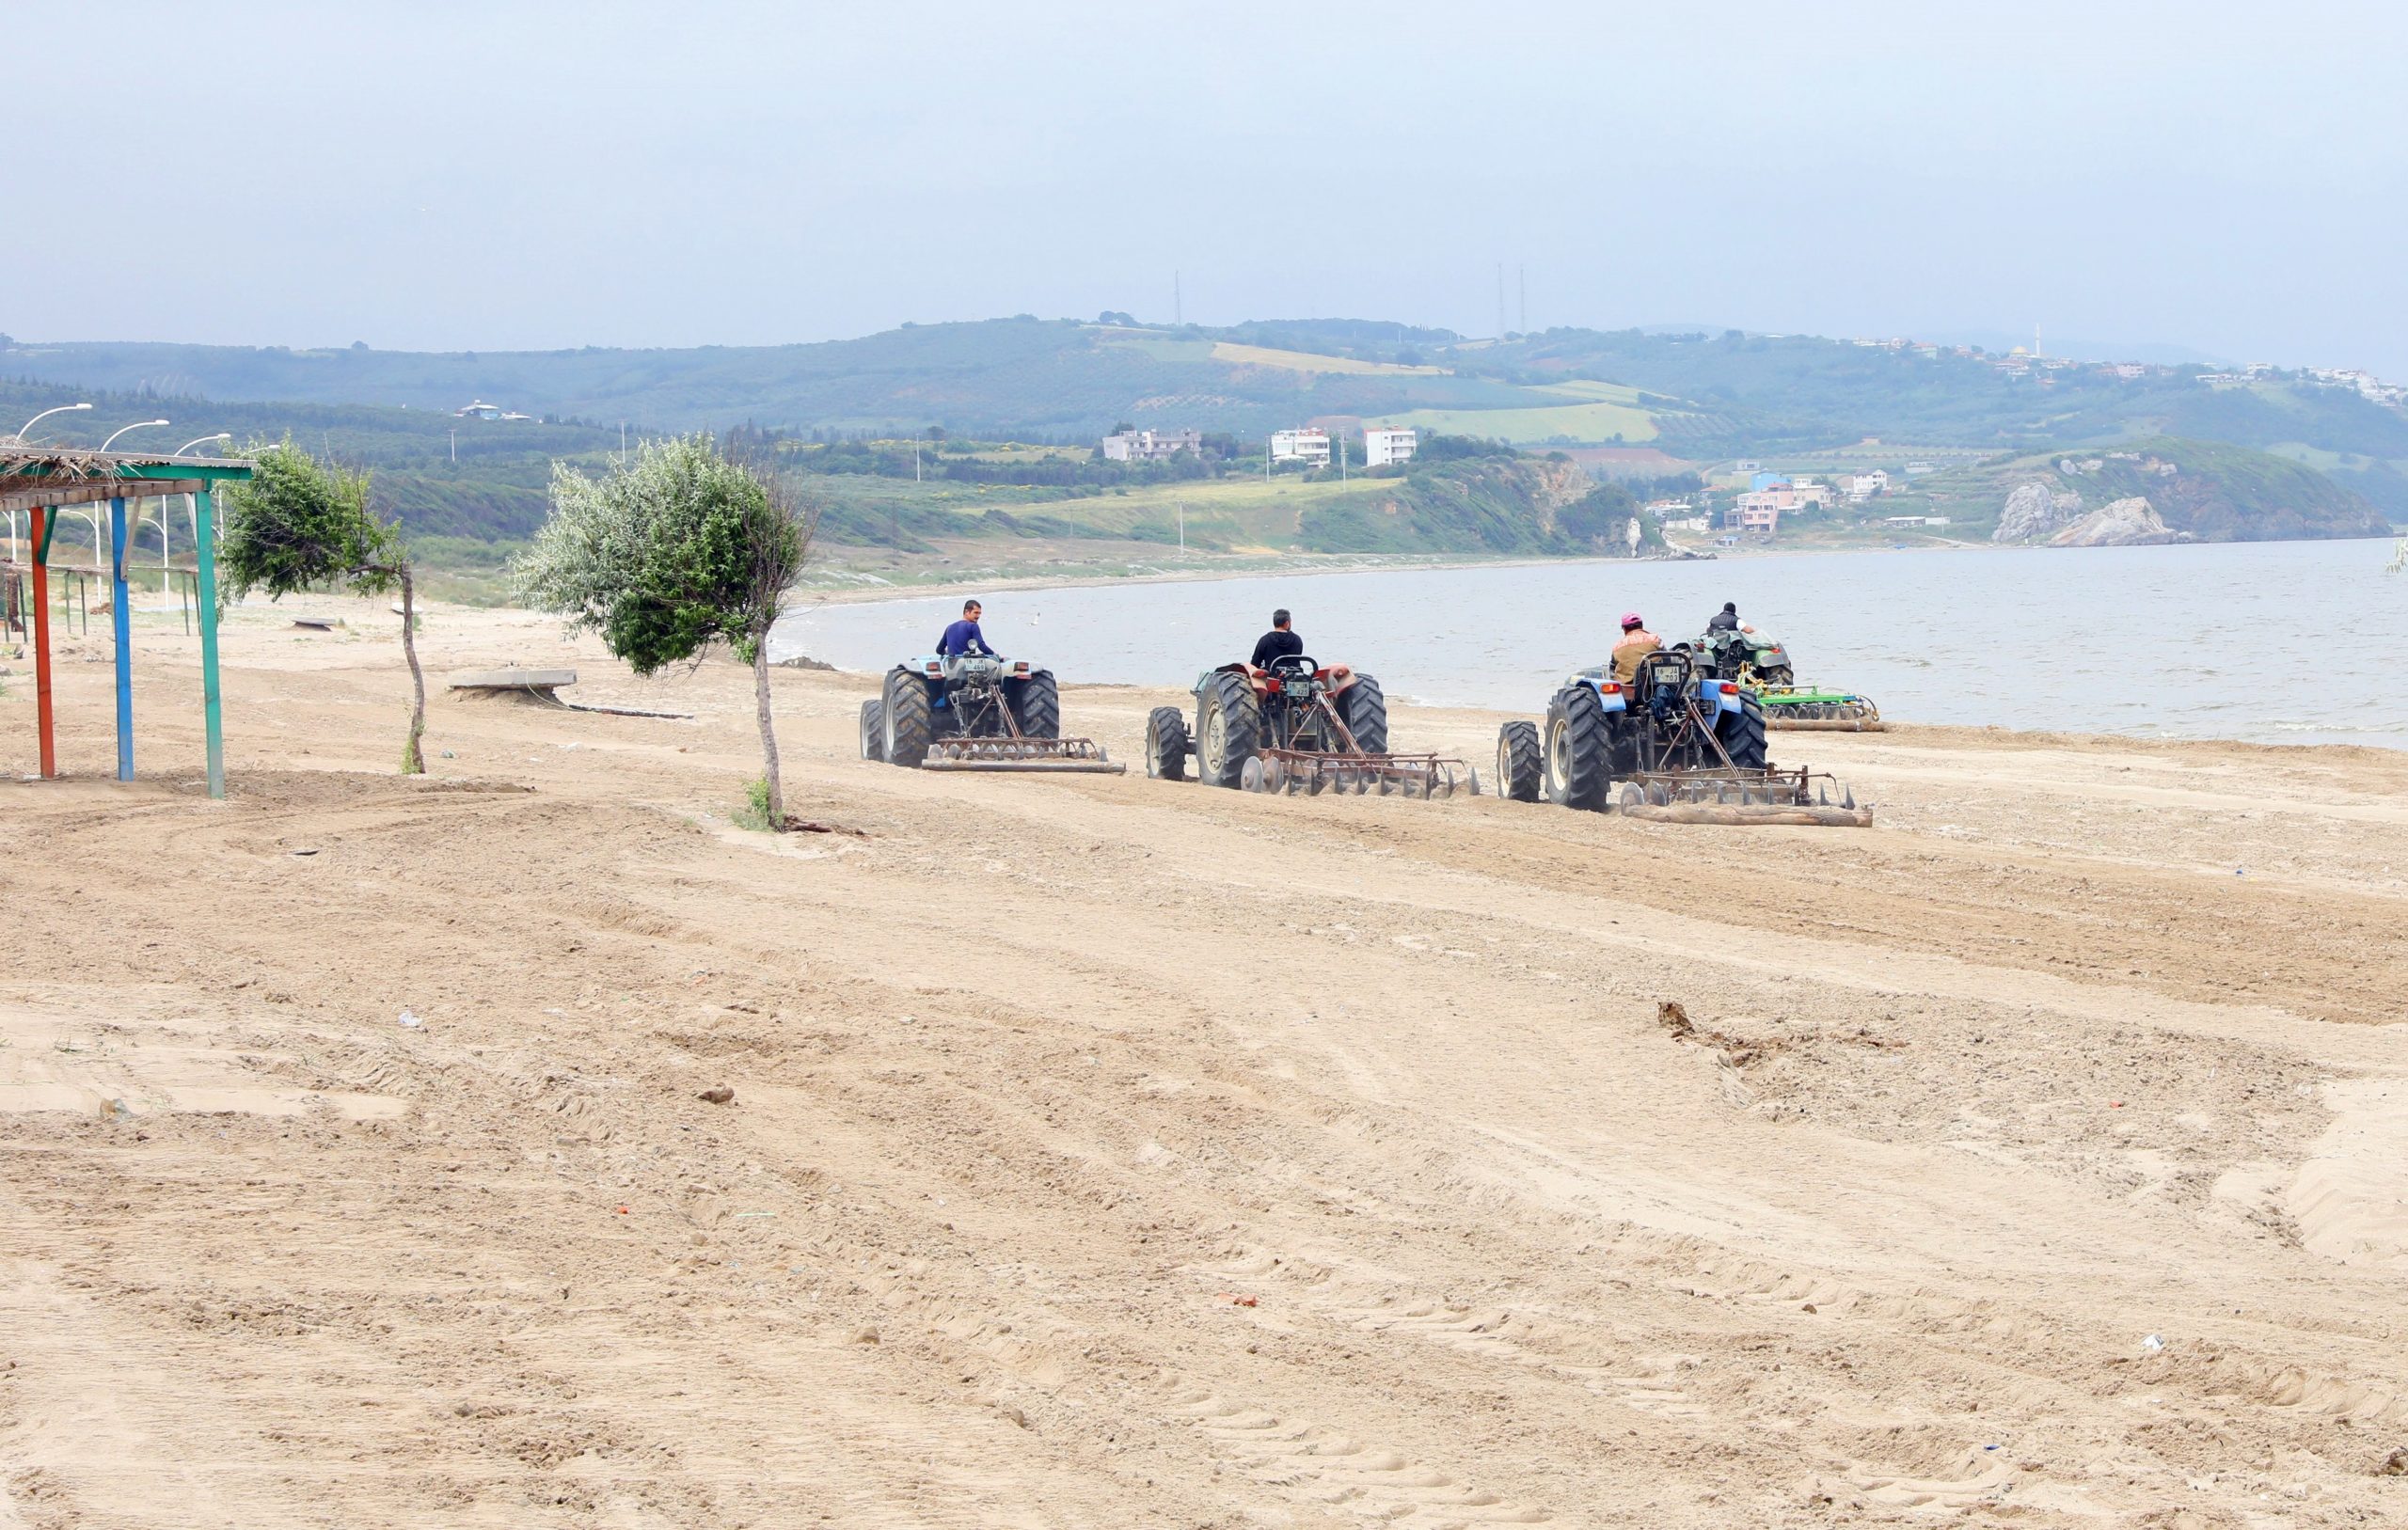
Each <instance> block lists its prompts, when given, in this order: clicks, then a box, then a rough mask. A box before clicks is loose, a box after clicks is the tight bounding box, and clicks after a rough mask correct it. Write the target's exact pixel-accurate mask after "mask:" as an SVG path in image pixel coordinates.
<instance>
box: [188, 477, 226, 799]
mask: <svg viewBox="0 0 2408 1530" xmlns="http://www.w3.org/2000/svg"><path fill="white" fill-rule="evenodd" d="M216 518H217V507H216V505H215V503H214V501H213V500H212V499H211V497H210V493H209V490H208V489H207V488H203V489H202V490H201V491H200V493H198V494H197V495H195V496H194V497H193V540H194V542H195V543H196V544H197V551H198V555H199V559H200V569H199V577H198V578H197V579H195V580H194V581H193V582H194V584H195V585H196V586H197V587H198V588H197V590H196V591H195V594H194V598H195V599H196V600H198V602H199V603H200V696H201V704H202V707H203V709H204V713H205V716H206V718H207V724H208V729H209V795H210V796H211V797H224V796H225V795H226V722H225V718H223V716H222V715H221V713H220V708H219V705H218V699H217V536H216V531H217V527H216Z"/></svg>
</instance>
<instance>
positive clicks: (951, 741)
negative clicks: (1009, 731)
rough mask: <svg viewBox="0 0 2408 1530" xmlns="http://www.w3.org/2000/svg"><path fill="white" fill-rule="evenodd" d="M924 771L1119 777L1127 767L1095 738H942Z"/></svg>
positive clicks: (932, 749)
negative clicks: (1080, 774)
mask: <svg viewBox="0 0 2408 1530" xmlns="http://www.w3.org/2000/svg"><path fill="white" fill-rule="evenodd" d="M920 768H921V769H923V770H1015V771H1031V772H1038V771H1053V772H1056V773H1061V774H1073V773H1084V774H1087V775H1111V776H1117V775H1120V774H1123V773H1124V772H1126V771H1127V770H1128V768H1129V767H1128V766H1127V765H1121V764H1119V763H1117V761H1115V760H1113V759H1112V758H1111V757H1110V756H1109V755H1107V754H1105V753H1104V750H1103V746H1102V745H1101V744H1098V743H1097V742H1096V741H1095V740H1094V739H1092V738H1029V737H1026V736H1021V737H1005V738H941V739H938V740H937V741H936V742H935V743H933V744H930V745H929V746H928V753H927V758H926V759H924V760H923V761H921V762H920Z"/></svg>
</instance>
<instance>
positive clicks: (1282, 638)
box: [1252, 606, 1305, 670]
mask: <svg viewBox="0 0 2408 1530" xmlns="http://www.w3.org/2000/svg"><path fill="white" fill-rule="evenodd" d="M1304 651H1305V640H1304V639H1302V638H1299V637H1297V636H1296V635H1295V634H1294V633H1292V632H1291V631H1289V630H1288V608H1287V607H1284V606H1283V607H1280V608H1279V609H1277V610H1275V611H1274V612H1272V613H1271V630H1270V631H1269V632H1266V633H1264V634H1263V635H1262V636H1261V637H1260V638H1258V639H1255V644H1254V659H1253V661H1252V662H1253V664H1254V667H1255V668H1256V669H1258V670H1268V669H1269V668H1271V661H1272V660H1274V659H1284V658H1292V657H1294V656H1295V655H1298V654H1301V653H1303V652H1304Z"/></svg>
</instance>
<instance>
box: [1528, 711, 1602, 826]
mask: <svg viewBox="0 0 2408 1530" xmlns="http://www.w3.org/2000/svg"><path fill="white" fill-rule="evenodd" d="M1545 745H1546V749H1545V756H1546V795H1547V797H1548V798H1549V799H1550V800H1552V801H1554V802H1555V803H1557V804H1558V805H1559V806H1561V807H1566V808H1586V809H1587V810H1589V811H1590V812H1605V811H1606V788H1607V787H1608V785H1609V784H1611V782H1612V780H1613V765H1612V757H1611V756H1612V738H1611V735H1610V733H1608V728H1607V724H1606V703H1605V702H1604V701H1603V700H1601V699H1600V698H1599V697H1598V695H1597V693H1596V692H1595V691H1594V690H1592V688H1590V687H1589V686H1564V687H1563V688H1562V689H1561V690H1560V691H1557V692H1556V693H1555V700H1554V701H1553V702H1550V703H1548V705H1547V709H1546V736H1545Z"/></svg>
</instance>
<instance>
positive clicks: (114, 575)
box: [109, 495, 134, 781]
mask: <svg viewBox="0 0 2408 1530" xmlns="http://www.w3.org/2000/svg"><path fill="white" fill-rule="evenodd" d="M132 593H133V592H132V591H129V590H127V589H126V587H125V496H123V495H119V496H117V497H115V498H113V499H111V500H110V501H109V630H110V632H111V634H112V635H113V636H115V637H116V639H117V779H118V780H119V781H132V780H133V779H134V601H133V598H132Z"/></svg>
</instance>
